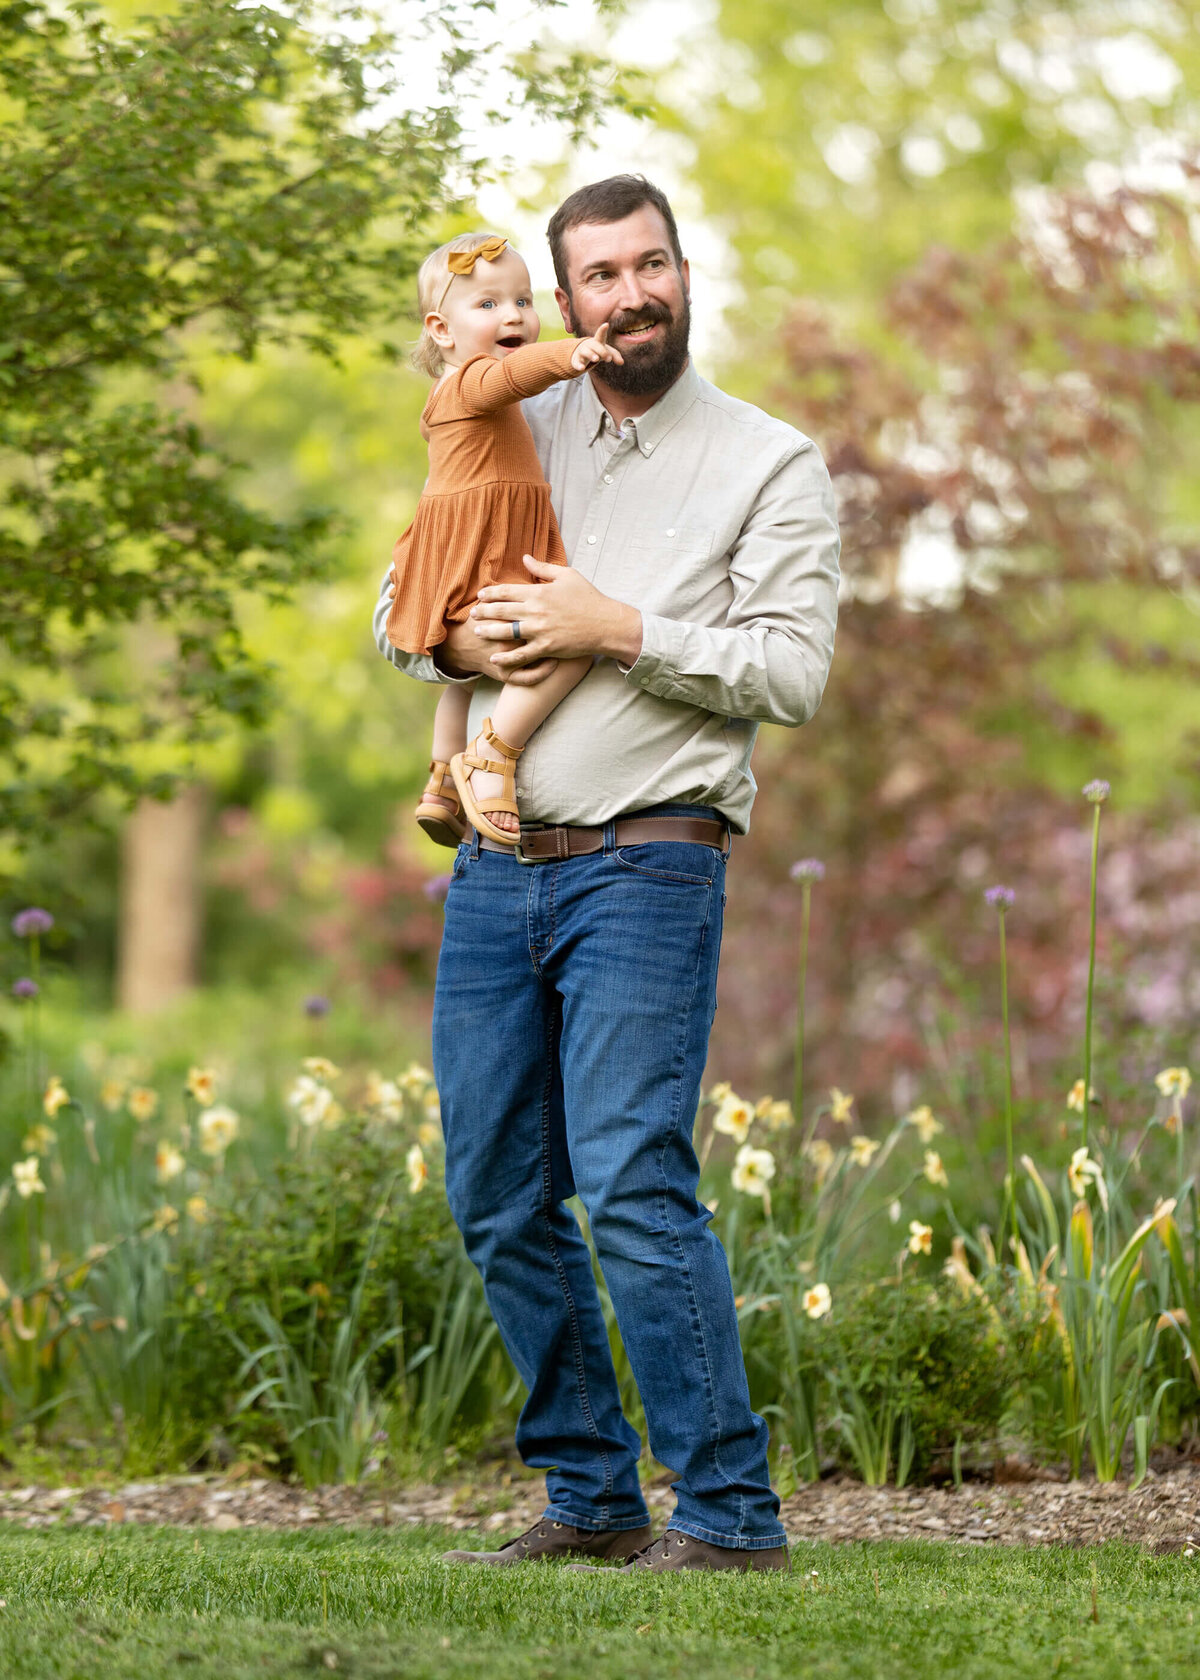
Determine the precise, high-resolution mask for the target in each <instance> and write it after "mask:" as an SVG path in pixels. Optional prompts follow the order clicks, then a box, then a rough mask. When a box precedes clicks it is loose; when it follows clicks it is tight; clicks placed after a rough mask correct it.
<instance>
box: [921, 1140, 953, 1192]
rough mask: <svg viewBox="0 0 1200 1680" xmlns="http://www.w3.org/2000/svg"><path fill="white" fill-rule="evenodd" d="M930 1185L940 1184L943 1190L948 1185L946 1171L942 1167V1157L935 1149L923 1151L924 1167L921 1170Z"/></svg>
mask: <svg viewBox="0 0 1200 1680" xmlns="http://www.w3.org/2000/svg"><path fill="white" fill-rule="evenodd" d="M922 1171H923V1172H924V1174H925V1177H926V1178H927V1179H928V1180H929V1182H930V1184H940V1185H941V1186H942V1188H943V1189H945V1188H946V1186H947V1185H948V1184H949V1183H950V1180H949V1179H948V1178H947V1177H946V1169H945V1167H944V1166H943V1165H942V1157H941V1156H940V1155H939V1154H938V1152H937V1150H936V1149H927V1150H926V1151H925V1165H924V1167H923V1169H922Z"/></svg>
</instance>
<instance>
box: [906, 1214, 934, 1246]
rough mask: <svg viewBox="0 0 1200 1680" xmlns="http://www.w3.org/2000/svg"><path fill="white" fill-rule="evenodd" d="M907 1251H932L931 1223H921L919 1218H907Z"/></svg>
mask: <svg viewBox="0 0 1200 1680" xmlns="http://www.w3.org/2000/svg"><path fill="white" fill-rule="evenodd" d="M908 1252H909V1253H910V1254H931V1253H932V1252H933V1226H932V1225H922V1223H921V1221H920V1220H919V1219H910V1220H909V1222H908Z"/></svg>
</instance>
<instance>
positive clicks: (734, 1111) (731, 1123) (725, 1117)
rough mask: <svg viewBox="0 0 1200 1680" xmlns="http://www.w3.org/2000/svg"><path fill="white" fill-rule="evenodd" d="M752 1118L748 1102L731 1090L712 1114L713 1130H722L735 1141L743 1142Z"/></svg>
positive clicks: (752, 1113)
mask: <svg viewBox="0 0 1200 1680" xmlns="http://www.w3.org/2000/svg"><path fill="white" fill-rule="evenodd" d="M753 1120H754V1110H753V1108H752V1107H751V1106H750V1104H749V1103H748V1102H746V1101H745V1100H744V1099H743V1098H742V1097H739V1096H737V1095H736V1094H735V1093H734V1092H733V1091H731V1092H730V1093H729V1095H728V1096H727V1097H726V1098H725V1101H724V1102H723V1103H722V1104H721V1106H720V1108H718V1110H717V1112H716V1114H715V1115H714V1116H713V1131H714V1132H724V1133H725V1136H726V1137H731V1138H733V1139H734V1141H735V1142H736V1143H745V1141H746V1139H747V1138H748V1137H749V1136H750V1127H751V1124H752V1122H753Z"/></svg>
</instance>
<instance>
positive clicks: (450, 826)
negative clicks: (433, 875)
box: [413, 758, 467, 846]
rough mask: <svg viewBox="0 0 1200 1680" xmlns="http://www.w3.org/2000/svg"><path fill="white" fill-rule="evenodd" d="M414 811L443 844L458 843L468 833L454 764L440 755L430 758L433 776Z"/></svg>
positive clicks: (453, 844)
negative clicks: (453, 775)
mask: <svg viewBox="0 0 1200 1680" xmlns="http://www.w3.org/2000/svg"><path fill="white" fill-rule="evenodd" d="M413 815H414V816H415V817H416V819H417V822H418V823H419V824H420V826H421V827H422V828H423V829H424V830H425V833H426V834H428V836H429V838H430V839H431V840H436V842H437V843H438V845H439V846H458V845H459V844H460V843H461V842H462V841H463V840H465V839H466V837H467V825H466V822H465V820H464V818H463V814H462V801H461V800H460V799H459V797H458V793H457V790H456V789H455V786H454V781H453V778H452V777H451V775H450V766H449V765H448V764H447V763H445V761H444V760H442V759H440V758H434V759H431V760H430V762H429V780H428V781H427V782H426V783H425V789H424V792H423V793H422V794H421V798H420V800H419V801H418V804H417V808H416V810H415V812H414V813H413Z"/></svg>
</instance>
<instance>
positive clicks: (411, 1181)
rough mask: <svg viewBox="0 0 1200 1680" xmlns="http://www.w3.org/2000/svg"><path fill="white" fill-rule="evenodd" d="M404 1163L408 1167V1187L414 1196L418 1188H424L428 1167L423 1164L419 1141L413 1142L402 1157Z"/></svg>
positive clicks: (423, 1158)
mask: <svg viewBox="0 0 1200 1680" xmlns="http://www.w3.org/2000/svg"><path fill="white" fill-rule="evenodd" d="M404 1165H405V1166H406V1167H407V1169H408V1188H409V1190H410V1192H411V1193H412V1194H413V1195H414V1196H415V1195H416V1194H417V1191H418V1190H422V1189H424V1187H425V1182H426V1180H427V1179H428V1177H429V1168H428V1167H427V1166H426V1165H425V1156H424V1153H423V1152H422V1149H421V1145H420V1144H419V1143H414V1144H413V1146H412V1148H411V1149H410V1150H409V1152H408V1154H407V1155H406V1156H405V1157H404Z"/></svg>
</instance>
